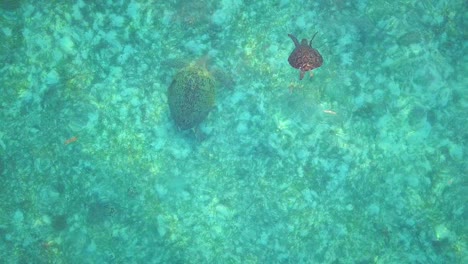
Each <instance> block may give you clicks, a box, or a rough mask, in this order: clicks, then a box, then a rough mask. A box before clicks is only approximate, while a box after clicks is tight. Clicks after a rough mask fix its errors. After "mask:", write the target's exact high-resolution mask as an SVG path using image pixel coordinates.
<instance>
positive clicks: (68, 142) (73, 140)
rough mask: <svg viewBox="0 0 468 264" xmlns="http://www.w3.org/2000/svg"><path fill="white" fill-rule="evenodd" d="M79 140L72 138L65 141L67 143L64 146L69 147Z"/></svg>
mask: <svg viewBox="0 0 468 264" xmlns="http://www.w3.org/2000/svg"><path fill="white" fill-rule="evenodd" d="M77 140H78V137H71V138H69V139H67V140H65V143H64V144H65V145H68V144H70V143H73V142H75V141H77Z"/></svg>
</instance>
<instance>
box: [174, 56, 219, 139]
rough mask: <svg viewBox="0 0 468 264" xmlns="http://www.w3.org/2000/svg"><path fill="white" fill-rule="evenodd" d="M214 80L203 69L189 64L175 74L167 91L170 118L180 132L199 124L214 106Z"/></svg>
mask: <svg viewBox="0 0 468 264" xmlns="http://www.w3.org/2000/svg"><path fill="white" fill-rule="evenodd" d="M215 97H216V90H215V80H214V78H213V77H212V75H211V74H210V73H209V72H208V71H207V70H206V69H205V68H204V67H199V66H197V65H196V64H191V65H189V66H187V67H185V68H183V69H182V70H181V71H180V72H179V73H177V74H176V76H175V78H174V80H173V81H172V83H171V85H170V86H169V89H168V102H169V109H170V112H171V116H172V118H173V119H174V122H175V123H176V125H177V127H179V128H180V129H182V130H185V129H189V128H193V127H195V126H197V125H198V124H200V123H201V122H202V121H203V120H204V119H205V118H206V117H207V116H208V113H209V112H210V110H211V109H212V108H213V106H214V104H215Z"/></svg>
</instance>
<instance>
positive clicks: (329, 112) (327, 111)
mask: <svg viewBox="0 0 468 264" xmlns="http://www.w3.org/2000/svg"><path fill="white" fill-rule="evenodd" d="M323 112H324V113H325V114H329V115H336V112H335V111H332V110H323Z"/></svg>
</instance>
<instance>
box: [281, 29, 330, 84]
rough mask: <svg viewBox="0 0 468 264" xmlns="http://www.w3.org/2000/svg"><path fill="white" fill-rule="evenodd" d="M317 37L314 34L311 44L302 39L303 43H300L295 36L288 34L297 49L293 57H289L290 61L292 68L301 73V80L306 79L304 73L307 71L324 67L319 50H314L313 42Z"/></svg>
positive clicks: (292, 54)
mask: <svg viewBox="0 0 468 264" xmlns="http://www.w3.org/2000/svg"><path fill="white" fill-rule="evenodd" d="M315 35H317V33H315V34H314V36H313V37H312V39H311V40H310V42H308V41H307V39H302V41H301V43H299V41H297V38H296V37H295V36H293V35H292V34H288V36H289V37H290V38H291V39H292V41H294V45H296V48H295V49H294V50H293V52H292V53H291V55H289V58H288V61H289V64H290V65H291V66H293V67H294V68H296V69H299V70H300V71H301V74H300V75H299V80H302V78H304V73H305V72H306V71H310V70H313V69H315V68H318V67H320V66H322V63H323V58H322V55H320V53H319V52H318V50H316V49H314V48H312V40H313V39H314V37H315Z"/></svg>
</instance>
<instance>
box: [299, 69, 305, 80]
mask: <svg viewBox="0 0 468 264" xmlns="http://www.w3.org/2000/svg"><path fill="white" fill-rule="evenodd" d="M304 73H305V71H301V73H300V74H299V80H302V78H304Z"/></svg>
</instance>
